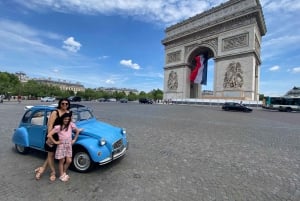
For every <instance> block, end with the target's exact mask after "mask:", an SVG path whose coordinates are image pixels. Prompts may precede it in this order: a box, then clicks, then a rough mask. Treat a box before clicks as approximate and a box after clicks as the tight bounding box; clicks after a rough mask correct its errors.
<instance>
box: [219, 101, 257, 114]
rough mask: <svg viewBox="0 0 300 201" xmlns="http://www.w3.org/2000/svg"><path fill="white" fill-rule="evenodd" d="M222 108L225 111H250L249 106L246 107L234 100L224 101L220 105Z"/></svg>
mask: <svg viewBox="0 0 300 201" xmlns="http://www.w3.org/2000/svg"><path fill="white" fill-rule="evenodd" d="M222 109H223V110H225V111H229V110H230V111H242V112H252V109H251V108H248V107H246V106H245V105H243V104H240V103H235V102H226V103H224V104H223V105H222Z"/></svg>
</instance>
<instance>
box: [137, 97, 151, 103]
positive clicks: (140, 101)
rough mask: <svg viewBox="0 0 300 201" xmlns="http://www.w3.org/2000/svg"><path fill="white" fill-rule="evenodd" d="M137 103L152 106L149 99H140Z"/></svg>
mask: <svg viewBox="0 0 300 201" xmlns="http://www.w3.org/2000/svg"><path fill="white" fill-rule="evenodd" d="M139 103H144V104H152V103H153V101H152V100H151V99H149V98H140V99H139Z"/></svg>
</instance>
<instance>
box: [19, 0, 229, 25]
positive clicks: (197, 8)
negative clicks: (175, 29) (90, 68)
mask: <svg viewBox="0 0 300 201" xmlns="http://www.w3.org/2000/svg"><path fill="white" fill-rule="evenodd" d="M15 1H17V2H18V3H19V4H22V5H24V6H25V7H27V8H29V9H32V10H36V11H37V12H41V11H42V10H43V11H44V12H47V10H48V9H49V8H50V9H52V10H55V11H58V12H78V13H83V14H89V15H91V14H99V13H100V14H120V15H129V16H131V17H133V18H135V19H138V20H144V21H155V22H163V23H165V24H174V23H177V22H178V21H181V20H184V19H187V18H189V17H191V16H194V15H196V14H198V13H201V12H203V11H205V10H208V9H210V8H211V7H214V6H217V5H219V4H221V3H223V2H226V1H227V0H214V1H212V0H206V1H199V0H155V1H153V0H131V1H128V0H101V1H98V0H65V1H61V0H43V1H42V0H27V1H20V0H15ZM191 5H192V6H191Z"/></svg>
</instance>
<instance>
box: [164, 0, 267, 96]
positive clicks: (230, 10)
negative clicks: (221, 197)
mask: <svg viewBox="0 0 300 201" xmlns="http://www.w3.org/2000/svg"><path fill="white" fill-rule="evenodd" d="M266 31H267V30H266V25H265V21H264V16H263V12H262V7H261V4H260V2H259V0H229V1H227V2H225V3H223V4H221V5H219V6H217V7H214V8H212V9H210V10H208V11H205V12H203V13H200V14H198V15H196V16H194V17H191V18H189V19H187V20H184V21H182V22H180V23H177V24H175V25H172V26H170V27H168V28H166V30H165V38H164V39H163V40H162V44H163V45H164V47H165V66H164V99H166V100H167V99H185V98H199V99H201V98H215V99H218V98H219V99H241V100H253V101H256V100H258V99H259V78H260V64H261V59H260V49H261V38H262V36H264V35H265V34H266ZM200 54H205V55H207V57H208V59H213V61H214V80H213V94H210V95H209V96H206V95H203V94H202V93H201V91H202V87H201V84H195V83H193V82H192V81H190V74H191V71H192V70H193V68H194V65H193V59H194V57H195V56H197V55H200Z"/></svg>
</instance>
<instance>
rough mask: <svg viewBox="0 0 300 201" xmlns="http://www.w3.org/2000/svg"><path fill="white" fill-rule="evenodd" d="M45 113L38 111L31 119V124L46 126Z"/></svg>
mask: <svg viewBox="0 0 300 201" xmlns="http://www.w3.org/2000/svg"><path fill="white" fill-rule="evenodd" d="M44 118H45V112H44V111H36V112H35V113H34V114H33V115H32V118H31V124H33V125H40V126H42V125H43V124H44Z"/></svg>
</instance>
